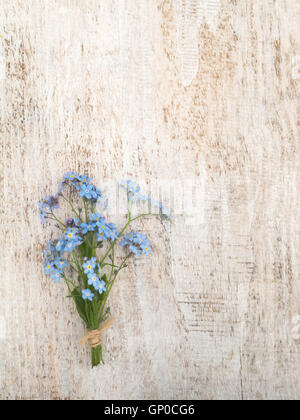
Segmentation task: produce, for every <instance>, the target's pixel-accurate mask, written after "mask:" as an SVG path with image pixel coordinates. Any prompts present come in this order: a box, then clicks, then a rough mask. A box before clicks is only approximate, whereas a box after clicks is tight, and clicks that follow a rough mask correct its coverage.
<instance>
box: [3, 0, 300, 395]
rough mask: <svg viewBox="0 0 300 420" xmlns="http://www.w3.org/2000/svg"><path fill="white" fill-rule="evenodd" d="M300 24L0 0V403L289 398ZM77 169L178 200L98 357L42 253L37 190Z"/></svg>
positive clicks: (296, 290)
mask: <svg viewBox="0 0 300 420" xmlns="http://www.w3.org/2000/svg"><path fill="white" fill-rule="evenodd" d="M299 20H300V3H299V1H298V0H288V1H283V0H264V1H262V0H88V1H87V0H86V1H85V0H28V1H22V0H1V1H0V118H1V125H0V130H1V173H2V175H1V189H2V192H1V202H0V211H1V226H0V233H1V252H0V260H1V284H0V299H1V305H0V353H1V354H0V356H1V359H0V360H1V366H0V396H1V397H2V398H4V399H12V398H13V399H107V398H113V399H118V398H122V399H133V398H140V399H150V398H151V399H152V398H153V399H154V398H170V399H176V398H187V399H194V398H196V399H287V398H288V399H298V398H299V397H300V345H299V340H298V339H299V337H300V336H299V332H300V322H299V314H300V278H299V271H300V264H299V251H300V247H299V211H298V209H299V205H300V199H299V190H300V187H299V185H300V184H299V180H300V179H299V166H300V163H299V162H300V160H299V154H300V153H299V151H300V150H299V121H300V101H299V87H300V37H299ZM70 169H74V170H78V171H86V172H88V173H89V174H90V175H91V176H93V178H94V179H95V181H96V182H97V184H99V186H101V185H108V184H109V183H110V184H111V185H113V183H117V182H118V181H120V180H122V179H123V178H124V177H125V176H130V177H131V178H132V179H135V180H137V181H139V182H140V183H141V184H142V185H144V186H145V188H146V192H148V190H147V185H148V186H149V185H150V184H151V185H155V187H156V188H157V189H158V190H160V191H161V194H165V196H166V200H167V203H166V204H170V205H172V206H174V208H175V216H174V219H173V223H172V225H171V226H170V225H168V224H164V225H161V224H160V223H159V222H153V221H152V222H148V221H146V222H144V223H142V225H141V226H140V227H141V228H143V229H144V230H145V231H147V232H148V234H149V237H150V238H151V241H152V244H153V246H154V252H153V255H152V257H151V258H150V260H140V261H139V262H138V263H136V264H134V263H131V264H130V267H129V269H128V271H127V272H126V273H125V272H124V273H123V275H122V276H121V278H120V280H119V282H118V284H117V285H116V287H115V289H114V292H113V295H112V298H111V306H112V312H113V314H114V315H115V316H116V317H117V322H116V324H115V325H114V326H113V327H112V328H111V329H110V330H109V332H107V333H106V335H105V359H106V365H105V366H104V367H100V368H97V369H94V370H91V369H90V365H89V362H90V360H89V351H88V349H86V348H84V349H81V348H79V347H78V344H77V342H78V340H79V339H80V338H81V336H82V334H83V333H84V328H83V325H82V324H81V322H80V321H79V319H78V318H77V317H76V313H75V311H74V308H73V305H72V302H71V301H70V300H68V299H66V298H65V296H66V292H65V290H64V288H63V286H59V287H57V286H55V285H54V284H52V283H51V282H50V281H49V279H48V278H46V277H45V276H44V274H43V267H42V247H43V244H44V243H46V242H47V240H48V239H49V237H50V234H51V232H52V230H51V229H49V228H46V229H45V228H42V226H41V224H40V220H39V217H38V213H37V211H38V210H37V202H38V201H39V200H40V199H41V197H43V196H44V195H45V194H46V193H49V192H51V191H52V192H55V190H56V188H57V183H58V180H59V179H60V178H61V177H62V175H63V174H64V173H65V172H66V171H67V170H70ZM155 187H154V188H155ZM169 190H171V192H172V194H171V196H170V194H168V191H169ZM188 191H189V193H188ZM190 196H192V198H193V200H194V201H195V200H196V202H197V204H196V205H194V207H192V208H191V206H190V205H189V204H190V199H189V197H190ZM119 218H120V219H121V215H119Z"/></svg>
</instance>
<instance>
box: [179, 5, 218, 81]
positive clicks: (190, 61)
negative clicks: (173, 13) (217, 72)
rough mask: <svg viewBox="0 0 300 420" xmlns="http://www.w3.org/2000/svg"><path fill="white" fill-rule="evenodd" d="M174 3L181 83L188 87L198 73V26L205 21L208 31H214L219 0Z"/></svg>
mask: <svg viewBox="0 0 300 420" xmlns="http://www.w3.org/2000/svg"><path fill="white" fill-rule="evenodd" d="M175 3H176V10H177V33H178V51H179V54H180V58H181V76H182V83H183V85H184V86H188V85H190V84H191V83H192V81H193V79H194V78H195V76H196V74H197V72H198V65H199V45H198V43H199V38H198V32H199V28H200V25H201V24H202V23H203V20H204V19H205V21H206V22H207V24H208V25H209V28H210V30H211V31H215V30H216V26H217V21H218V19H217V17H218V13H219V10H220V5H221V0H175Z"/></svg>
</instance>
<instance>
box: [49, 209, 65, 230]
mask: <svg viewBox="0 0 300 420" xmlns="http://www.w3.org/2000/svg"><path fill="white" fill-rule="evenodd" d="M51 215H52V216H53V217H54V220H56V221H57V223H59V224H60V225H61V226H63V227H64V228H66V227H67V226H66V225H65V224H64V223H63V222H62V221H61V220H59V219H58V218H57V217H56V216H55V214H54V213H53V212H51Z"/></svg>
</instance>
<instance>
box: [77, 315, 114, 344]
mask: <svg viewBox="0 0 300 420" xmlns="http://www.w3.org/2000/svg"><path fill="white" fill-rule="evenodd" d="M114 322H115V318H111V319H109V320H108V321H106V322H104V324H102V326H101V328H99V329H98V330H92V331H88V332H87V333H86V335H85V336H84V337H83V338H82V339H81V340H80V341H79V344H80V345H81V346H83V345H84V344H85V343H89V345H90V347H91V348H92V349H94V348H96V347H99V346H100V345H101V344H102V340H101V335H102V333H103V332H104V331H105V330H107V329H108V328H109V327H110V326H111V325H112V324H113V323H114Z"/></svg>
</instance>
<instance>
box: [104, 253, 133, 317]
mask: <svg viewBox="0 0 300 420" xmlns="http://www.w3.org/2000/svg"><path fill="white" fill-rule="evenodd" d="M130 255H131V252H130V253H129V254H128V255H127V256H126V257H125V258H124V260H123V261H122V263H121V265H120V266H119V269H118V270H117V272H116V273H115V276H114V278H113V279H112V273H113V269H112V270H111V274H110V276H109V280H108V283H107V286H108V287H107V291H106V293H105V298H104V300H103V303H102V305H101V311H100V316H99V319H100V320H101V319H102V316H103V312H104V308H105V305H106V302H107V299H108V297H109V294H110V292H111V289H112V287H113V284H114V282H115V280H116V278H117V277H118V274H119V272H120V271H121V270H122V268H123V266H124V265H125V263H126V261H127V260H128V258H129V257H130Z"/></svg>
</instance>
